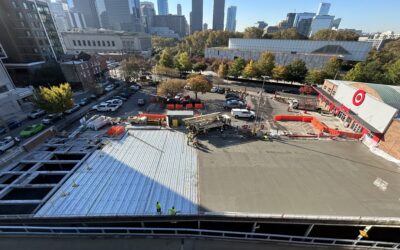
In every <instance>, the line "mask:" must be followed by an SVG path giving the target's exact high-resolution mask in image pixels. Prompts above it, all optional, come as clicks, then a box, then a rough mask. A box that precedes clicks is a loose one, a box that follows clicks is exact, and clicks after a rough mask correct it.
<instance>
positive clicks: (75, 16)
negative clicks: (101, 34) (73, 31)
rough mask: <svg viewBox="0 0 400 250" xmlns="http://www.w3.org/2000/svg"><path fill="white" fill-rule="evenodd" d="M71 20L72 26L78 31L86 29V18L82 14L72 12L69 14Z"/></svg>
mask: <svg viewBox="0 0 400 250" xmlns="http://www.w3.org/2000/svg"><path fill="white" fill-rule="evenodd" d="M69 18H70V20H71V26H72V27H73V28H77V29H86V28H87V26H86V21H85V17H84V16H83V14H82V13H80V12H76V11H71V12H69Z"/></svg>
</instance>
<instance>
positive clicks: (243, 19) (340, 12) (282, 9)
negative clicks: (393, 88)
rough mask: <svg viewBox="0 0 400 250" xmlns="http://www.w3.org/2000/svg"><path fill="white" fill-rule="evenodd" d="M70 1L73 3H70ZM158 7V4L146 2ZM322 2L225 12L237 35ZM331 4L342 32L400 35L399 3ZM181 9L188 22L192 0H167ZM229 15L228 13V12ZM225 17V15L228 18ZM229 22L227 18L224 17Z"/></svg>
mask: <svg viewBox="0 0 400 250" xmlns="http://www.w3.org/2000/svg"><path fill="white" fill-rule="evenodd" d="M68 1H71V0H68ZM147 1H150V2H153V3H154V4H155V8H156V10H157V0H147ZM320 2H321V0H225V8H228V7H229V6H231V5H235V6H237V7H238V8H237V18H236V19H237V31H243V30H244V29H245V28H246V27H249V26H254V25H255V24H256V22H257V21H265V22H266V23H268V24H269V25H275V24H277V23H278V22H279V21H281V20H283V19H285V18H286V14H287V13H288V12H316V11H317V9H318V5H319V3H320ZM325 2H329V3H331V5H332V6H331V10H330V14H331V15H334V16H336V17H337V18H339V17H340V18H342V23H341V25H340V27H339V28H351V29H361V30H362V31H363V32H378V31H380V32H382V31H387V30H392V31H395V32H396V33H400V13H399V10H400V0H325ZM178 3H180V4H181V5H182V11H183V14H184V15H185V16H186V19H187V21H188V22H189V21H190V20H189V13H190V11H191V8H192V1H191V0H168V5H169V12H170V14H176V6H177V4H178ZM212 9H213V0H204V9H203V11H204V20H203V21H204V22H205V23H208V27H212ZM225 13H226V10H225ZM225 15H226V14H225ZM225 21H226V16H225Z"/></svg>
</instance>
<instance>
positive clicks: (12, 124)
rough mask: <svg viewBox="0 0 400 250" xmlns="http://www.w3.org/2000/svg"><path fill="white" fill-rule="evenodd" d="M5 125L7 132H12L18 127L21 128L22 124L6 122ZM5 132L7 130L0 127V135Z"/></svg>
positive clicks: (13, 121) (12, 121)
mask: <svg viewBox="0 0 400 250" xmlns="http://www.w3.org/2000/svg"><path fill="white" fill-rule="evenodd" d="M6 125H7V127H8V129H9V130H13V129H16V128H18V127H21V125H22V122H20V121H15V120H11V121H8V122H7V124H6ZM6 132H7V129H6V128H5V127H0V135H2V134H5V133H6Z"/></svg>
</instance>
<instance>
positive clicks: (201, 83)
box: [188, 75, 213, 99]
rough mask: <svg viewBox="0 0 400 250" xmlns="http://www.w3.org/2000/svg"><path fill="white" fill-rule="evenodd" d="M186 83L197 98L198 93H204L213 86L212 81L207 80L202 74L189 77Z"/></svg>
mask: <svg viewBox="0 0 400 250" xmlns="http://www.w3.org/2000/svg"><path fill="white" fill-rule="evenodd" d="M188 84H189V86H190V89H191V91H193V92H194V94H195V98H196V99H197V94H198V93H203V94H204V93H206V92H209V91H210V90H211V88H212V87H213V85H212V83H211V82H209V81H208V80H207V78H206V77H205V76H203V75H197V76H193V77H191V78H189V80H188Z"/></svg>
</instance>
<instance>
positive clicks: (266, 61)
mask: <svg viewBox="0 0 400 250" xmlns="http://www.w3.org/2000/svg"><path fill="white" fill-rule="evenodd" d="M274 67H275V56H274V54H272V53H271V52H264V53H262V54H261V57H260V59H259V60H258V61H257V69H258V71H259V73H260V74H261V75H263V76H272V70H273V69H274Z"/></svg>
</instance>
